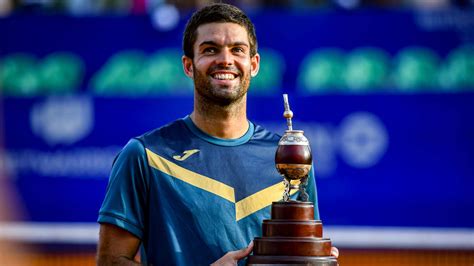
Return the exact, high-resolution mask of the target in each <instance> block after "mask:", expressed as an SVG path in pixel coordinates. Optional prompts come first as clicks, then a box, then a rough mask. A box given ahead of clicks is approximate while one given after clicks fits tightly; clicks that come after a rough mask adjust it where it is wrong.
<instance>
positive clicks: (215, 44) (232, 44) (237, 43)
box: [199, 41, 249, 47]
mask: <svg viewBox="0 0 474 266" xmlns="http://www.w3.org/2000/svg"><path fill="white" fill-rule="evenodd" d="M204 45H211V46H217V47H220V46H222V45H219V44H217V43H216V42H214V41H203V42H201V43H200V44H199V47H201V46H204ZM229 46H247V47H248V46H249V45H248V44H247V43H245V42H234V43H231V44H230V45H229Z"/></svg>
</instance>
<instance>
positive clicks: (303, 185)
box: [298, 176, 309, 201]
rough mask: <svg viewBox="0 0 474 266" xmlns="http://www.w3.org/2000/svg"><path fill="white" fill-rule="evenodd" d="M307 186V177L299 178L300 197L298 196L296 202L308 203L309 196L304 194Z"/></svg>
mask: <svg viewBox="0 0 474 266" xmlns="http://www.w3.org/2000/svg"><path fill="white" fill-rule="evenodd" d="M307 186H308V176H305V177H303V178H301V181H300V185H299V187H298V190H299V191H300V195H299V196H298V200H301V201H308V200H309V195H308V193H307V192H306V187H307Z"/></svg>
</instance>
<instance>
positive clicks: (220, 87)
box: [183, 23, 260, 105]
mask: <svg viewBox="0 0 474 266" xmlns="http://www.w3.org/2000/svg"><path fill="white" fill-rule="evenodd" d="M193 49H194V58H193V59H190V58H188V57H183V65H184V69H185V72H186V74H187V75H188V76H189V77H191V78H193V79H194V86H195V89H196V93H198V94H200V95H201V96H202V97H205V98H206V99H208V100H211V101H212V102H214V103H216V104H219V105H229V104H231V103H233V102H235V101H237V100H239V99H241V98H242V97H243V96H244V95H245V94H246V93H247V90H248V87H249V85H250V79H251V76H254V75H256V74H257V72H258V67H259V61H260V57H259V55H258V54H257V55H255V56H254V57H250V43H249V38H248V34H247V31H246V29H245V28H244V27H242V26H240V25H238V24H235V23H208V24H203V25H201V26H199V27H198V29H197V38H196V42H195V43H194V47H193Z"/></svg>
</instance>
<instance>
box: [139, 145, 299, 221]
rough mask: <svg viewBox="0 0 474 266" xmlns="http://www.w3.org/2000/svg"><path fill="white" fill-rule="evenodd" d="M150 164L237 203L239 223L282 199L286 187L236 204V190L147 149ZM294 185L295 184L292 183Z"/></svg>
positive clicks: (276, 188) (265, 190)
mask: <svg viewBox="0 0 474 266" xmlns="http://www.w3.org/2000/svg"><path fill="white" fill-rule="evenodd" d="M145 150H146V154H147V159H148V163H149V165H150V166H151V167H153V168H155V169H157V170H159V171H161V172H163V173H165V174H167V175H170V176H172V177H175V178H177V179H179V180H181V181H183V182H186V183H188V184H190V185H193V186H195V187H198V188H201V189H203V190H206V191H208V192H210V193H213V194H215V195H217V196H220V197H222V198H224V199H226V200H228V201H230V202H232V203H235V220H236V221H239V220H241V219H243V218H245V217H247V216H249V215H251V214H253V213H255V212H257V211H259V210H261V209H263V208H265V207H267V206H270V205H271V204H272V202H274V201H279V200H281V199H282V195H283V192H284V190H285V186H284V184H283V182H279V183H277V184H275V185H272V186H270V187H267V188H264V189H262V190H260V191H258V192H256V193H254V194H252V195H250V196H248V197H246V198H244V199H242V200H240V201H238V202H237V203H236V202H235V192H234V188H233V187H231V186H229V185H226V184H224V183H222V182H219V181H217V180H214V179H212V178H209V177H207V176H204V175H201V174H198V173H196V172H193V171H190V170H188V169H186V168H184V167H181V166H179V165H177V164H175V163H173V162H171V161H169V160H167V159H165V158H163V157H161V156H159V155H158V154H156V153H154V152H152V151H151V150H149V149H145ZM292 183H294V182H292ZM294 193H296V190H293V191H291V194H294Z"/></svg>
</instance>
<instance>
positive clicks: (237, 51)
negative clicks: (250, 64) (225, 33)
mask: <svg viewBox="0 0 474 266" xmlns="http://www.w3.org/2000/svg"><path fill="white" fill-rule="evenodd" d="M232 50H233V51H234V52H235V53H243V52H245V50H244V48H242V47H234V48H232Z"/></svg>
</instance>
